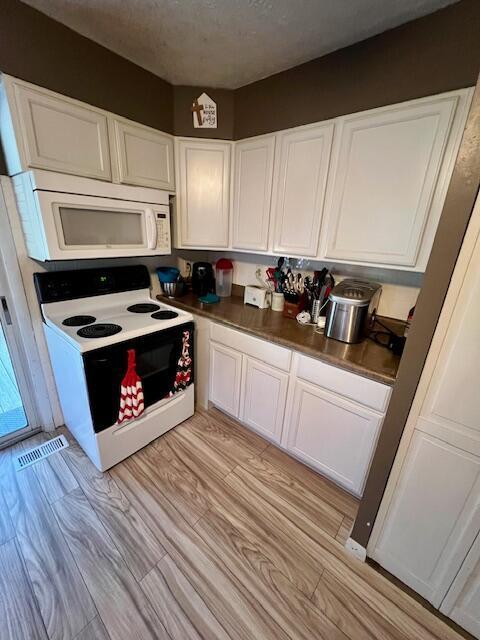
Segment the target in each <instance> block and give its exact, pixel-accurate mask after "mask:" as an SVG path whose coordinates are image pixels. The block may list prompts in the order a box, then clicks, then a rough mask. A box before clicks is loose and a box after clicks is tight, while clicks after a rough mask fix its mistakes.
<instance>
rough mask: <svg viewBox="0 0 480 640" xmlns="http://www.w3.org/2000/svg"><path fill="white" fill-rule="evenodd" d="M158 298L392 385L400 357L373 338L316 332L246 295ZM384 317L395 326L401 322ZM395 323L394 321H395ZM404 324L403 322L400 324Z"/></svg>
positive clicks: (188, 295)
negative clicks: (350, 339) (246, 300)
mask: <svg viewBox="0 0 480 640" xmlns="http://www.w3.org/2000/svg"><path fill="white" fill-rule="evenodd" d="M158 299H159V300H161V301H162V302H164V303H165V304H169V305H171V306H173V307H178V308H179V309H183V310H185V311H190V312H191V313H195V314H197V315H199V316H204V317H205V318H209V319H210V320H212V321H214V322H219V323H221V324H224V325H227V326H229V327H232V328H233V329H239V330H240V331H245V332H246V333H249V334H251V335H253V336H256V337H257V338H263V339H264V340H268V341H270V342H274V343H276V344H279V345H281V346H283V347H288V348H289V349H293V350H295V351H298V352H300V353H304V354H306V355H308V356H312V357H314V358H318V359H319V360H323V361H324V362H327V363H328V364H332V365H334V366H336V367H340V368H341V369H346V370H347V371H351V372H352V373H357V374H359V375H361V376H365V377H366V378H370V379H371V380H376V381H377V382H382V383H384V384H388V385H393V384H394V382H395V378H396V376H397V370H398V365H399V363H400V357H399V356H395V355H393V354H392V352H391V351H389V350H388V349H385V348H384V347H381V346H380V345H378V344H376V343H375V342H373V341H372V340H370V339H368V338H367V339H366V340H364V341H363V342H361V343H359V344H344V343H343V342H338V340H332V339H331V338H325V336H324V335H323V334H322V333H316V332H315V329H314V327H312V326H302V325H300V324H299V323H298V322H297V321H296V320H291V319H290V318H285V317H284V316H283V315H282V314H281V313H278V312H276V311H271V310H270V309H257V308H255V307H250V306H248V305H245V304H243V298H241V297H239V296H232V297H231V298H223V299H221V301H220V302H219V303H217V304H202V303H201V302H199V301H198V298H197V296H195V295H193V294H192V293H188V294H186V295H185V296H182V297H181V298H175V299H171V298H166V297H164V296H158ZM383 320H385V323H386V324H387V321H388V323H389V324H390V325H391V326H392V328H393V329H394V328H395V326H394V324H397V327H398V324H399V321H395V320H387V319H383ZM392 323H394V324H392ZM400 324H403V323H400Z"/></svg>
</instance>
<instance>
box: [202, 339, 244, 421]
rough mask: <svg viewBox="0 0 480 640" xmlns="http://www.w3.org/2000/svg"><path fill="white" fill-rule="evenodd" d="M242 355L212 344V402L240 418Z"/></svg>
mask: <svg viewBox="0 0 480 640" xmlns="http://www.w3.org/2000/svg"><path fill="white" fill-rule="evenodd" d="M241 377H242V354H241V353H239V352H238V351H234V350H233V349H229V348H228V347H223V346H221V345H219V344H215V343H214V342H212V343H211V344H210V400H211V402H213V404H215V405H216V406H217V407H219V408H220V409H223V410H224V411H226V412H227V413H230V414H231V415H232V416H234V417H235V418H238V414H239V405H240V383H241Z"/></svg>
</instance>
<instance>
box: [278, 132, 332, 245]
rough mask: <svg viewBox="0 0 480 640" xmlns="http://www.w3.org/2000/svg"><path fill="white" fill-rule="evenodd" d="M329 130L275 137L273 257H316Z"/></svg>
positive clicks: (326, 169)
mask: <svg viewBox="0 0 480 640" xmlns="http://www.w3.org/2000/svg"><path fill="white" fill-rule="evenodd" d="M333 128H334V125H333V124H332V123H326V124H321V125H314V126H307V127H299V128H297V129H291V130H289V131H285V132H284V133H281V134H279V136H278V145H279V154H278V159H277V161H276V172H275V181H274V203H273V211H274V213H275V232H274V242H273V250H274V251H275V252H276V253H283V254H285V255H297V256H315V255H316V254H317V247H318V238H319V233H320V226H321V222H322V216H323V209H324V200H325V188H326V184H327V175H328V165H329V160H330V151H331V147H332V138H333Z"/></svg>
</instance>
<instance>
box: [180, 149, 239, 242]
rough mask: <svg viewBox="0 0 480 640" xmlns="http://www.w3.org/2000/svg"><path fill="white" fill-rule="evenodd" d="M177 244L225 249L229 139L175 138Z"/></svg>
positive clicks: (227, 230) (228, 182)
mask: <svg viewBox="0 0 480 640" xmlns="http://www.w3.org/2000/svg"><path fill="white" fill-rule="evenodd" d="M175 143H176V154H175V155H176V163H177V203H176V224H177V235H176V238H177V243H178V245H179V246H181V247H182V246H183V247H208V248H220V249H222V248H226V247H228V243H229V238H228V233H229V212H230V196H229V194H230V189H229V185H230V153H231V143H230V142H215V141H212V140H199V139H191V138H188V139H185V138H177V139H176V141H175Z"/></svg>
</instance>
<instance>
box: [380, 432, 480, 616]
mask: <svg viewBox="0 0 480 640" xmlns="http://www.w3.org/2000/svg"><path fill="white" fill-rule="evenodd" d="M479 526H480V458H478V457H477V456H474V455H472V454H471V453H468V452H466V451H463V450H462V449H458V448H457V447H454V446H452V445H451V444H449V443H447V442H443V441H442V440H439V439H438V438H435V437H433V436H431V435H429V434H426V433H423V432H422V431H418V430H415V432H414V435H413V438H412V441H411V443H410V448H409V451H408V454H407V458H406V459H405V463H404V467H403V469H402V475H401V477H400V481H399V483H398V485H397V490H396V492H395V495H394V498H393V500H392V503H391V505H390V509H389V513H388V517H387V519H386V521H385V526H384V528H383V530H382V533H381V535H380V538H379V540H378V542H377V546H376V548H375V550H374V553H373V557H374V558H375V560H377V561H378V562H379V563H380V564H381V565H382V566H383V567H385V568H386V569H387V570H388V571H390V572H391V573H393V574H394V575H396V576H398V577H399V578H400V580H402V581H403V582H405V583H406V584H408V585H409V586H410V587H412V588H413V589H415V591H417V593H419V594H420V595H421V596H423V597H424V598H426V599H427V600H428V601H429V602H431V603H432V604H433V605H434V606H436V607H438V606H439V605H440V603H441V602H442V599H443V597H444V596H445V594H446V592H447V590H448V588H449V587H450V585H451V583H452V580H453V579H454V578H455V575H456V574H457V572H458V570H459V569H460V566H461V564H462V560H463V558H465V555H466V553H467V552H468V550H469V548H470V547H471V545H472V542H473V540H474V539H475V536H476V534H477V532H478V529H479Z"/></svg>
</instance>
